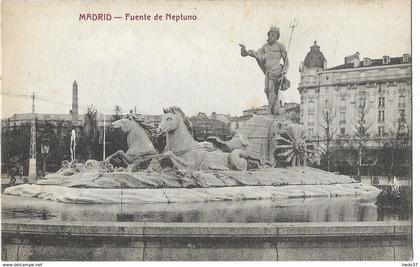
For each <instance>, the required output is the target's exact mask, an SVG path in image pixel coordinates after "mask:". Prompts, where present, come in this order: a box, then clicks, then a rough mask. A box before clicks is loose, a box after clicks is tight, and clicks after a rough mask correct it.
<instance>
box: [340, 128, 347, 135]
mask: <svg viewBox="0 0 420 267" xmlns="http://www.w3.org/2000/svg"><path fill="white" fill-rule="evenodd" d="M340 135H341V136H345V135H346V128H344V127H341V128H340Z"/></svg>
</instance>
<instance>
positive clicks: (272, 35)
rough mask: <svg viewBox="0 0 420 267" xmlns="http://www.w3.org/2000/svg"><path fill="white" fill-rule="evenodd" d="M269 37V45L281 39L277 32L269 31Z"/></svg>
mask: <svg viewBox="0 0 420 267" xmlns="http://www.w3.org/2000/svg"><path fill="white" fill-rule="evenodd" d="M267 35H268V38H267V43H268V44H273V43H274V42H275V41H277V40H278V39H279V38H280V34H279V33H278V32H276V31H269V32H268V33H267Z"/></svg>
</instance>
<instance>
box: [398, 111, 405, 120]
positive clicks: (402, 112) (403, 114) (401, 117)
mask: <svg viewBox="0 0 420 267" xmlns="http://www.w3.org/2000/svg"><path fill="white" fill-rule="evenodd" d="M399 112H400V120H405V109H400V110H399Z"/></svg>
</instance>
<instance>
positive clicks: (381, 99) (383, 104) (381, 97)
mask: <svg viewBox="0 0 420 267" xmlns="http://www.w3.org/2000/svg"><path fill="white" fill-rule="evenodd" d="M378 106H379V107H380V108H383V107H385V97H383V96H380V97H379V105H378Z"/></svg>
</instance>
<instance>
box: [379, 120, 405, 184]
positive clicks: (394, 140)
mask: <svg viewBox="0 0 420 267" xmlns="http://www.w3.org/2000/svg"><path fill="white" fill-rule="evenodd" d="M396 125H397V127H396V131H395V130H391V131H390V132H389V134H388V138H386V139H385V140H384V141H385V142H384V145H383V149H382V155H383V161H382V164H383V166H382V168H383V170H384V172H385V175H387V176H388V179H391V178H392V177H393V176H397V175H399V171H400V168H402V167H404V164H405V162H407V161H410V160H409V159H407V157H406V155H407V154H408V153H409V148H410V147H409V146H410V139H409V129H408V126H407V122H406V119H405V116H403V115H400V118H398V120H397V123H396Z"/></svg>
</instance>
